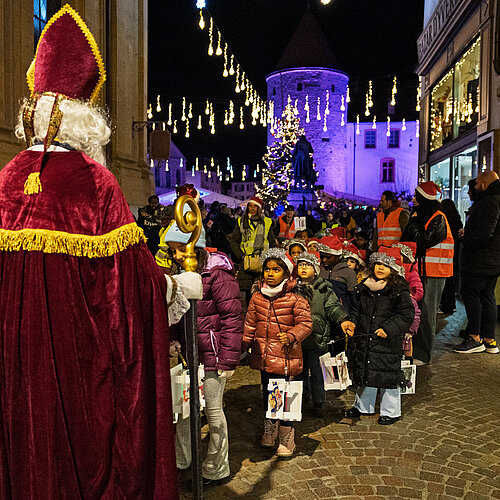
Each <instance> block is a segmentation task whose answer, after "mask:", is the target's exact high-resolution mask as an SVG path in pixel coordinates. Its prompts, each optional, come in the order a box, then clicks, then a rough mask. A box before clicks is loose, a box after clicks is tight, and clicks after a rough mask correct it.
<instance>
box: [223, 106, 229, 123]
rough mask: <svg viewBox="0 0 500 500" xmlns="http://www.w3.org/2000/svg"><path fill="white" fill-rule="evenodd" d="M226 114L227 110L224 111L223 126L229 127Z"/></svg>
mask: <svg viewBox="0 0 500 500" xmlns="http://www.w3.org/2000/svg"><path fill="white" fill-rule="evenodd" d="M228 115H229V114H228V112H227V109H225V110H224V125H226V126H227V125H229V118H228Z"/></svg>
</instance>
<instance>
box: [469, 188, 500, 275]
mask: <svg viewBox="0 0 500 500" xmlns="http://www.w3.org/2000/svg"><path fill="white" fill-rule="evenodd" d="M462 265H463V268H462V274H463V275H465V276H474V275H476V274H481V275H485V276H498V275H500V180H496V181H494V182H493V183H491V184H490V185H489V186H488V189H486V190H485V191H483V192H481V193H480V194H479V196H478V199H477V200H476V201H475V202H474V205H472V207H471V210H470V212H469V218H468V219H467V222H466V223H465V228H464V239H463V258H462Z"/></svg>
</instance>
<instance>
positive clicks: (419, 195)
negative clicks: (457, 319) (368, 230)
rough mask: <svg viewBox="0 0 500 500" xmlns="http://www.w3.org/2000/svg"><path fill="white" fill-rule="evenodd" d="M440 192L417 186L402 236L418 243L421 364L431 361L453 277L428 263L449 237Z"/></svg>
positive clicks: (416, 349) (417, 357)
mask: <svg viewBox="0 0 500 500" xmlns="http://www.w3.org/2000/svg"><path fill="white" fill-rule="evenodd" d="M438 191H440V189H439V188H438V187H437V186H436V184H434V183H433V182H424V183H421V184H420V185H419V186H418V187H417V189H416V190H415V195H414V197H413V204H414V213H413V215H412V216H411V217H410V221H409V222H408V225H407V226H406V228H405V230H404V231H403V234H402V236H401V242H402V243H404V242H405V241H414V242H415V243H416V244H417V253H416V258H417V262H418V273H419V274H420V278H421V279H422V285H423V286H424V298H423V299H422V302H421V304H420V306H421V307H420V309H421V311H422V316H421V320H420V326H419V329H418V333H417V335H415V338H414V345H413V362H414V364H416V365H418V366H421V365H426V364H429V363H430V362H431V359H432V351H433V349H434V339H435V336H436V316H437V311H438V307H439V303H440V301H441V295H442V294H443V289H444V286H445V284H446V278H447V277H448V276H449V275H447V276H443V275H442V274H443V273H442V272H441V270H439V269H438V272H437V273H436V267H435V266H433V265H432V264H431V265H426V255H427V252H429V251H430V249H431V248H432V247H435V246H436V245H438V244H440V243H443V242H444V240H445V239H446V238H447V231H448V229H447V228H448V222H447V220H446V216H445V215H444V214H443V213H442V212H441V203H440V202H439V201H438V200H437V193H438ZM436 213H437V214H436ZM426 226H427V227H426ZM450 253H452V251H450ZM451 258H453V255H451ZM450 274H453V273H450Z"/></svg>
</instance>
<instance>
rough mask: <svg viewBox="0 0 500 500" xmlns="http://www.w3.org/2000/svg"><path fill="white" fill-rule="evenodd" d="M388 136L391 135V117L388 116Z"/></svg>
mask: <svg viewBox="0 0 500 500" xmlns="http://www.w3.org/2000/svg"><path fill="white" fill-rule="evenodd" d="M385 135H386V136H387V137H390V136H391V117H390V116H388V117H387V132H386V133H385Z"/></svg>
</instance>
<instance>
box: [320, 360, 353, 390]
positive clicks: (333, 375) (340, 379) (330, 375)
mask: <svg viewBox="0 0 500 500" xmlns="http://www.w3.org/2000/svg"><path fill="white" fill-rule="evenodd" d="M319 363H320V366H321V371H322V373H323V385H324V388H325V391H331V390H337V391H344V390H345V389H347V388H348V387H349V386H350V385H351V384H352V382H351V379H350V377H349V370H348V369H347V356H346V355H345V352H341V353H339V354H337V355H336V356H334V357H332V355H331V354H330V353H329V352H328V353H326V354H323V356H320V358H319Z"/></svg>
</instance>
